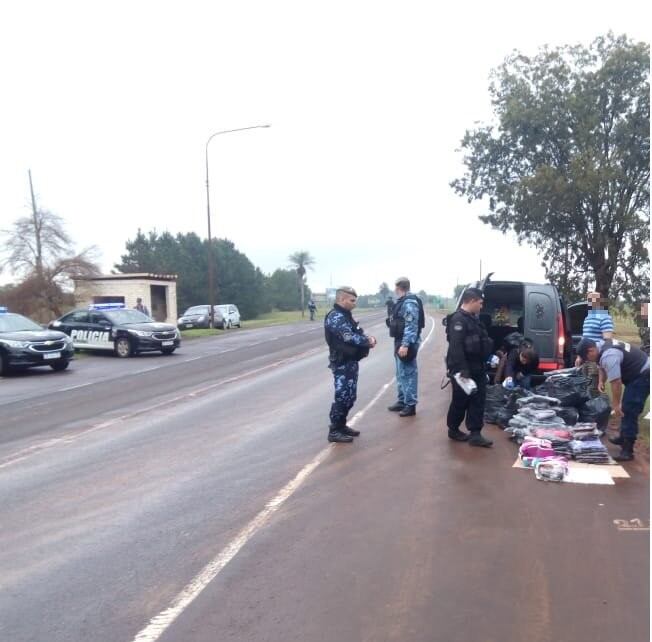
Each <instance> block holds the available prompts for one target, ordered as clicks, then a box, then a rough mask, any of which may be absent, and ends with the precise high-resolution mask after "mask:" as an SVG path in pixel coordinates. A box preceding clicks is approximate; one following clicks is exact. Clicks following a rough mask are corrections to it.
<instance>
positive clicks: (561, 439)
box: [532, 427, 573, 457]
mask: <svg viewBox="0 0 652 642" xmlns="http://www.w3.org/2000/svg"><path fill="white" fill-rule="evenodd" d="M532 434H533V436H534V437H537V438H539V439H547V440H548V441H549V442H550V444H551V445H552V449H553V450H554V451H555V454H556V455H561V456H562V457H570V455H571V452H570V447H569V444H570V442H571V441H572V439H573V436H572V435H571V433H570V432H569V431H568V430H566V429H560V428H546V427H539V428H535V429H534V431H533V433H532Z"/></svg>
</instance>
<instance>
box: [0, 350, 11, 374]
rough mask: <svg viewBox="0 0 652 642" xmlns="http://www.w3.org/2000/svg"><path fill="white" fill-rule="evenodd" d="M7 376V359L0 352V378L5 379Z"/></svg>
mask: <svg viewBox="0 0 652 642" xmlns="http://www.w3.org/2000/svg"><path fill="white" fill-rule="evenodd" d="M8 374H9V359H8V358H7V355H6V354H4V353H3V352H0V377H6V376H7V375H8Z"/></svg>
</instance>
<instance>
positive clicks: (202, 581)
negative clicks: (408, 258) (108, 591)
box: [133, 317, 435, 642]
mask: <svg viewBox="0 0 652 642" xmlns="http://www.w3.org/2000/svg"><path fill="white" fill-rule="evenodd" d="M430 318H431V320H432V321H433V324H432V328H431V329H430V332H429V333H428V336H427V337H426V339H425V340H424V342H423V345H424V346H425V344H426V343H427V342H428V340H429V339H430V337H431V336H432V333H433V331H434V329H435V322H434V319H432V317H430ZM394 381H395V378H392V379H391V380H390V381H388V382H387V383H386V384H384V385H383V386H381V388H380V390H379V391H378V392H377V393H376V394H375V395H374V397H373V399H372V400H371V401H370V402H369V403H368V404H367V405H366V406H365V407H364V408H363V409H362V410H360V411H359V412H357V413H356V414H355V415H354V417H353V418H352V419H351V421H350V422H349V425H350V426H354V425H355V424H356V423H357V422H358V421H360V420H361V419H362V418H363V417H364V416H365V414H366V413H367V411H368V410H369V409H370V408H371V407H372V406H373V405H374V404H375V403H376V402H377V401H378V400H379V399H380V398H381V397H382V396H383V394H384V393H385V392H386V391H387V389H388V388H389V387H390V386H391V385H392V384H393V383H394ZM334 447H335V444H330V445H328V446H326V448H324V449H323V450H321V451H320V452H319V453H318V454H317V456H316V457H315V458H314V459H313V460H312V461H311V462H310V463H309V464H307V465H305V466H304V467H303V468H302V469H301V470H300V471H299V472H298V473H297V475H296V477H295V478H294V479H292V480H291V481H290V482H288V483H287V484H286V485H285V486H284V487H283V488H281V490H280V491H279V492H278V493H277V494H276V496H275V497H274V498H273V499H271V500H270V501H269V502H267V504H266V505H265V508H263V510H261V511H260V512H259V513H258V514H257V515H256V516H255V517H254V518H253V519H252V520H251V521H250V522H249V523H248V524H247V525H246V526H245V527H244V528H243V529H242V530H241V531H240V532H239V533H238V534H237V535H236V536H235V537H234V538H233V539H232V540H231V541H230V542H229V543H228V544H227V545H226V547H225V548H223V549H222V550H221V551H220V552H219V553H218V554H217V555H216V556H215V557H214V558H213V559H212V560H211V561H210V562H209V563H208V564H206V566H204V568H203V569H202V570H201V571H200V572H199V573H198V574H197V575H196V576H195V577H194V578H193V579H192V580H191V581H190V582H189V583H188V584H187V585H186V586H185V587H184V588H183V589H182V591H181V592H180V593H179V594H178V595H177V596H176V597H175V598H174V600H173V601H172V604H171V605H170V606H169V607H168V608H167V609H165V610H164V611H161V612H160V613H159V614H158V615H155V616H154V617H153V618H152V619H151V620H150V621H149V623H148V624H147V626H146V627H145V628H144V629H142V630H141V631H140V632H139V633H137V634H136V637H135V638H134V639H133V642H155V641H156V640H158V639H159V638H160V637H161V635H163V633H165V631H166V630H167V629H168V628H169V627H170V625H171V624H172V623H173V622H174V621H175V620H176V619H177V618H178V617H179V616H180V615H181V614H182V613H183V612H184V611H185V609H186V608H188V606H190V604H192V602H193V601H194V600H195V599H196V598H197V597H198V596H199V595H200V593H201V592H202V591H203V590H204V589H205V588H206V587H207V586H208V585H209V584H210V583H211V582H212V581H213V580H214V579H215V578H216V577H217V576H218V575H219V573H220V572H221V571H222V570H223V569H224V567H225V566H226V565H227V564H228V563H229V562H230V561H231V560H232V559H233V558H234V557H235V556H236V555H237V554H238V553H239V552H240V550H242V547H243V546H245V545H246V544H247V542H248V541H249V540H250V539H251V538H252V537H253V536H254V535H255V534H256V533H257V532H258V531H259V530H261V529H262V528H264V527H265V526H266V525H267V524H268V523H269V521H270V520H271V518H272V516H273V515H274V513H275V512H276V511H277V510H278V509H279V508H280V507H281V506H282V505H283V504H284V503H285V502H286V501H287V500H288V499H289V498H290V497H292V495H293V494H294V493H295V492H296V491H297V489H298V488H299V487H300V486H301V484H302V483H303V482H304V481H305V480H306V479H307V478H308V477H309V476H310V475H311V474H312V473H313V472H314V471H315V469H316V468H317V467H318V466H319V465H320V464H321V463H322V462H323V461H324V460H325V459H326V458H327V457H328V455H329V454H330V453H331V452H332V451H333V448H334Z"/></svg>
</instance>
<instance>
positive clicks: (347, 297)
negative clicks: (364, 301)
mask: <svg viewBox="0 0 652 642" xmlns="http://www.w3.org/2000/svg"><path fill="white" fill-rule="evenodd" d="M337 303H338V304H339V305H341V306H342V307H343V308H344V309H345V310H349V311H351V310H353V309H354V308H355V306H356V305H357V303H358V298H357V297H355V296H353V294H348V293H346V292H343V293H342V294H341V295H340V298H339V300H338V302H337Z"/></svg>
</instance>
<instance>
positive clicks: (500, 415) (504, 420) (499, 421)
mask: <svg viewBox="0 0 652 642" xmlns="http://www.w3.org/2000/svg"><path fill="white" fill-rule="evenodd" d="M515 414H516V411H515V410H510V409H509V408H501V409H500V410H499V411H498V412H497V413H496V416H495V419H496V421H494V422H492V423H495V424H496V425H497V426H500V427H501V428H507V426H508V425H509V420H510V419H511V418H512V417H513V416H514V415H515Z"/></svg>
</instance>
